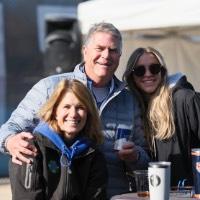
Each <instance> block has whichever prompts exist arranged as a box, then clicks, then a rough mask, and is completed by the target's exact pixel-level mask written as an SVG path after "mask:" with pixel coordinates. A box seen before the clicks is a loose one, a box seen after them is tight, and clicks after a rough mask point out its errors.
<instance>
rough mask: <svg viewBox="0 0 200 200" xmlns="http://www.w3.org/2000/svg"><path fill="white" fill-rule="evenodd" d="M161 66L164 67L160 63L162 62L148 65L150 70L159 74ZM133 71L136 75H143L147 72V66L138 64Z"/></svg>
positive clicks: (154, 73)
mask: <svg viewBox="0 0 200 200" xmlns="http://www.w3.org/2000/svg"><path fill="white" fill-rule="evenodd" d="M161 68H162V65H160V64H151V65H149V66H148V70H149V71H150V73H151V74H153V75H156V74H158V73H159V72H160V71H161ZM132 72H133V73H134V75H136V76H138V77H142V76H144V75H145V73H146V68H145V66H144V65H138V66H137V67H135V68H134V69H133V70H132Z"/></svg>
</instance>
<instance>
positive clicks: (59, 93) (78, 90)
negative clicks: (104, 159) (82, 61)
mask: <svg viewBox="0 0 200 200" xmlns="http://www.w3.org/2000/svg"><path fill="white" fill-rule="evenodd" d="M67 92H72V93H73V94H74V95H75V96H76V97H77V99H78V100H79V101H80V102H81V103H82V104H83V105H84V106H85V107H86V110H87V120H86V124H85V127H84V128H83V130H82V131H81V134H82V135H84V136H87V137H88V138H90V139H91V140H93V142H95V143H98V144H100V143H102V142H103V133H102V131H101V130H102V129H101V122H100V117H99V113H98V110H97V108H96V104H95V102H94V99H93V97H92V95H91V94H90V92H89V90H88V89H87V88H86V87H85V86H84V85H83V83H81V82H80V81H78V80H62V81H60V82H59V83H58V85H57V87H56V89H55V90H54V92H53V94H52V95H51V96H50V98H49V99H48V100H47V102H46V103H45V104H44V105H43V106H42V108H41V109H40V110H39V113H38V115H39V117H40V118H41V119H42V120H43V121H44V122H46V123H48V124H49V125H50V126H51V127H52V128H53V129H54V130H55V131H56V132H58V133H59V134H62V131H60V129H59V126H58V124H57V120H56V117H55V116H56V115H55V113H56V110H57V107H58V105H59V103H60V102H61V100H62V98H63V97H64V95H65V94H66V93H67Z"/></svg>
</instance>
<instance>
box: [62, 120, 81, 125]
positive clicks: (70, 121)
mask: <svg viewBox="0 0 200 200" xmlns="http://www.w3.org/2000/svg"><path fill="white" fill-rule="evenodd" d="M65 122H67V123H70V124H78V123H79V121H78V120H67V119H66V120H65Z"/></svg>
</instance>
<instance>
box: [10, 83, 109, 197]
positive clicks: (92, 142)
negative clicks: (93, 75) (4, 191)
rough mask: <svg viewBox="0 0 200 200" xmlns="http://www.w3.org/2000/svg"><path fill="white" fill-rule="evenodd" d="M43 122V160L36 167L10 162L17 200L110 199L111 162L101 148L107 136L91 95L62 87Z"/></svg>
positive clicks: (39, 137) (39, 143)
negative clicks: (108, 187)
mask: <svg viewBox="0 0 200 200" xmlns="http://www.w3.org/2000/svg"><path fill="white" fill-rule="evenodd" d="M39 116H40V118H41V120H42V122H41V123H40V124H39V125H38V126H37V127H36V128H35V130H34V132H35V134H34V135H35V141H34V145H36V147H37V149H38V155H37V156H36V157H34V158H33V160H32V164H23V165H22V166H20V165H17V164H14V163H13V162H10V180H11V189H12V195H13V198H12V199H13V200H15V199H16V200H18V199H29V200H36V199H38V200H39V199H49V200H50V199H52V200H53V199H55V200H58V199H68V200H104V199H106V192H105V188H106V183H107V169H106V162H105V159H104V157H103V155H102V153H100V151H99V150H98V148H97V146H98V144H100V143H101V142H102V141H103V135H102V133H101V125H100V119H99V115H98V111H97V109H96V106H95V103H94V101H93V98H92V96H91V94H90V92H89V91H88V89H87V88H86V87H85V86H84V85H83V84H82V83H81V82H79V81H77V80H72V81H69V80H63V81H61V82H60V83H59V84H58V86H57V88H56V89H55V91H54V93H53V94H52V96H51V97H50V99H49V100H48V101H47V102H46V103H45V104H44V105H43V107H42V108H41V109H40V112H39Z"/></svg>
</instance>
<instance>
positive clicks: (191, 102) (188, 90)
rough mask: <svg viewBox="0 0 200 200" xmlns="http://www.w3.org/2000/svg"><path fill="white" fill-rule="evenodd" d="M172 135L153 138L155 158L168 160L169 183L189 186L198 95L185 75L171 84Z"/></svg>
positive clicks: (199, 120)
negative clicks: (173, 128)
mask: <svg viewBox="0 0 200 200" xmlns="http://www.w3.org/2000/svg"><path fill="white" fill-rule="evenodd" d="M172 98H173V107H174V118H175V129H176V130H175V134H174V136H173V137H172V138H171V139H169V140H164V141H160V140H156V148H157V152H158V153H157V160H164V161H171V162H172V165H171V185H172V186H178V185H179V186H180V185H182V183H185V184H187V185H191V186H192V185H193V177H192V161H191V148H197V147H198V148H200V94H199V93H196V92H195V91H194V90H193V87H192V86H191V84H190V83H189V82H187V79H186V77H185V76H182V77H181V78H180V79H179V81H178V82H177V83H176V85H175V86H174V87H173V95H172Z"/></svg>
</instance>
